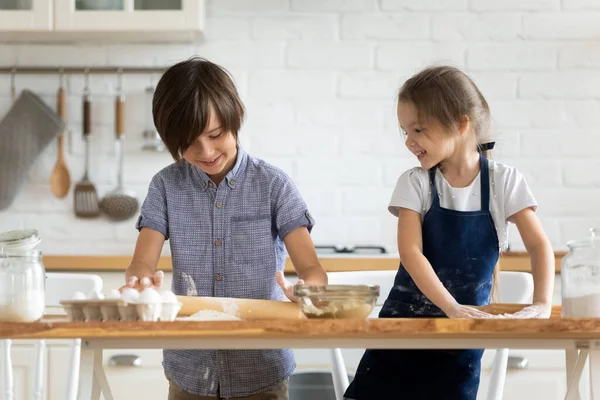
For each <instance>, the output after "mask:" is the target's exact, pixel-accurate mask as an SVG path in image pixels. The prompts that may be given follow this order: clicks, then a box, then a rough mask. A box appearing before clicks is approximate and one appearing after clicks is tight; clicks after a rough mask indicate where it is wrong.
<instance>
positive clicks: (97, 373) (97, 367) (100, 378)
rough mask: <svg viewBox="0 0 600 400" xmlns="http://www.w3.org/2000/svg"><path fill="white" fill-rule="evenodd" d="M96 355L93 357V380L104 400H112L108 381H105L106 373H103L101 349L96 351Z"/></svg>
mask: <svg viewBox="0 0 600 400" xmlns="http://www.w3.org/2000/svg"><path fill="white" fill-rule="evenodd" d="M95 351H96V355H95V356H94V378H95V381H96V382H97V383H98V387H99V388H100V390H101V391H102V395H103V396H104V400H114V398H113V395H112V391H111V390H110V385H109V384H108V379H106V373H105V372H104V365H103V359H102V349H97V350H95Z"/></svg>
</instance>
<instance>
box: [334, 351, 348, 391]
mask: <svg viewBox="0 0 600 400" xmlns="http://www.w3.org/2000/svg"><path fill="white" fill-rule="evenodd" d="M331 361H332V364H333V371H332V374H331V375H332V376H331V377H332V378H333V390H334V392H335V398H336V400H344V393H345V392H346V389H348V385H349V384H350V383H349V382H348V372H346V365H345V364H344V357H343V356H342V350H341V349H331Z"/></svg>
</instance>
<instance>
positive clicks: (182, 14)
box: [0, 0, 204, 42]
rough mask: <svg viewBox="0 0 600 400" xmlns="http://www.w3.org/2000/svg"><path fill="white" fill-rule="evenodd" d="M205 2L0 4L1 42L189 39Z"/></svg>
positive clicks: (33, 0)
mask: <svg viewBox="0 0 600 400" xmlns="http://www.w3.org/2000/svg"><path fill="white" fill-rule="evenodd" d="M203 28H204V0H4V1H2V2H0V40H6V41H48V42H51V41H61V42H62V41H67V42H81V41H109V42H132V41H134V42H139V41H152V42H170V41H193V40H197V39H199V38H200V37H201V35H202V30H203Z"/></svg>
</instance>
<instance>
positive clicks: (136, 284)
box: [119, 271, 165, 292]
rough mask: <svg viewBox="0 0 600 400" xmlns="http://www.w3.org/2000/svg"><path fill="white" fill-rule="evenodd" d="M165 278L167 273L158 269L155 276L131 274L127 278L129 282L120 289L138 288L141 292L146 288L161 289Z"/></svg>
mask: <svg viewBox="0 0 600 400" xmlns="http://www.w3.org/2000/svg"><path fill="white" fill-rule="evenodd" d="M164 278H165V274H164V272H162V271H156V273H155V274H154V276H152V277H149V276H141V277H140V276H135V275H133V276H130V277H129V278H128V279H127V283H126V284H125V286H123V287H121V288H120V289H119V290H120V291H121V292H122V291H123V290H124V289H126V288H132V289H137V290H139V291H140V292H141V291H142V290H144V289H146V288H149V287H151V288H153V289H156V290H158V289H160V287H161V286H162V283H163V280H164Z"/></svg>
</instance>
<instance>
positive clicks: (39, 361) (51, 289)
mask: <svg viewBox="0 0 600 400" xmlns="http://www.w3.org/2000/svg"><path fill="white" fill-rule="evenodd" d="M92 290H96V291H99V292H100V291H102V279H101V278H100V277H99V276H98V275H91V274H71V273H53V272H48V273H47V274H46V295H45V301H46V311H50V312H52V311H59V312H60V311H62V306H61V304H60V300H65V299H70V298H71V297H73V294H74V293H75V292H76V291H80V292H83V293H84V294H88V293H89V292H91V291H92ZM2 344H3V346H2V350H3V351H2V360H3V364H4V382H5V385H4V388H5V390H4V392H5V393H4V399H5V400H13V371H12V362H11V358H10V347H11V341H10V340H9V339H6V340H3V341H2ZM35 349H36V369H35V377H34V380H33V391H32V393H33V395H32V397H33V399H34V400H42V399H43V398H44V395H43V386H44V353H45V350H46V341H45V340H43V339H42V340H39V341H38V342H37V343H36V346H35ZM80 349H81V340H80V339H74V340H73V343H72V345H71V357H70V360H69V370H68V378H67V397H66V398H67V400H75V399H76V398H77V386H78V382H77V380H78V376H79V353H80Z"/></svg>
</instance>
